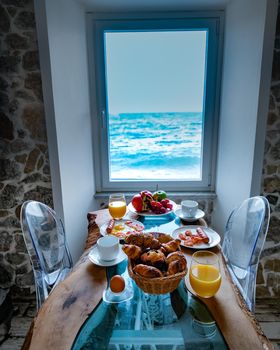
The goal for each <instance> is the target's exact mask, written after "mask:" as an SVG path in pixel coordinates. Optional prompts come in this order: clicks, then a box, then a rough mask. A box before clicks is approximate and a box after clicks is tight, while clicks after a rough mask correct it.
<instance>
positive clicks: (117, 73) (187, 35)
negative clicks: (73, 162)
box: [89, 13, 222, 191]
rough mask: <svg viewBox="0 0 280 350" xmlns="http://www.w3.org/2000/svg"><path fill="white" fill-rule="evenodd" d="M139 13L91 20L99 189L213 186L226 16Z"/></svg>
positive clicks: (209, 188) (199, 188)
mask: <svg viewBox="0 0 280 350" xmlns="http://www.w3.org/2000/svg"><path fill="white" fill-rule="evenodd" d="M132 16H133V15H123V16H119V17H118V18H117V17H116V16H113V15H107V16H106V15H104V14H103V15H101V16H95V17H94V18H93V16H92V15H91V16H90V19H89V23H90V24H93V27H92V26H91V25H90V26H89V27H90V30H89V32H90V34H93V35H92V36H90V47H91V49H90V59H89V62H90V66H91V68H92V70H93V74H92V75H93V79H92V85H93V88H94V89H93V91H95V94H96V96H93V99H94V102H93V106H94V107H95V109H94V113H93V114H94V131H95V135H94V150H95V168H96V170H97V171H96V180H97V188H98V190H99V191H108V190H114V189H116V190H123V191H129V190H131V191H134V190H138V189H141V188H144V187H145V188H152V189H153V188H156V185H158V186H159V187H160V188H164V189H166V190H173V191H188V190H191V191H194V190H205V191H212V190H213V189H214V173H215V158H216V157H215V149H216V138H217V125H218V124H217V120H218V101H219V81H220V79H219V67H220V61H221V58H220V56H221V55H220V52H221V30H220V27H221V22H222V16H221V14H220V13H219V14H218V15H217V13H215V14H213V16H209V14H208V15H207V16H205V17H203V16H194V15H192V16H191V17H190V16H189V15H186V14H180V15H178V14H177V15H175V14H172V18H170V14H169V16H168V18H164V16H162V15H159V16H158V17H157V18H152V17H151V16H147V15H145V16H136V15H134V18H131V17H132ZM93 94H94V92H93Z"/></svg>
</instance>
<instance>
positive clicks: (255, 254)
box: [222, 196, 270, 311]
mask: <svg viewBox="0 0 280 350" xmlns="http://www.w3.org/2000/svg"><path fill="white" fill-rule="evenodd" d="M269 219H270V206H269V202H268V200H267V199H266V198H265V197H262V196H257V197H252V198H248V199H246V200H245V201H244V202H243V203H242V204H241V206H240V207H239V208H236V209H234V210H233V211H232V213H231V214H230V216H229V219H228V221H227V224H226V232H225V236H224V240H223V244H222V251H223V254H224V257H225V259H226V263H227V266H228V269H229V271H230V273H231V275H232V278H233V281H234V282H235V284H236V285H237V286H238V288H239V290H240V292H241V294H242V295H243V298H244V299H245V301H246V303H247V305H248V307H249V309H250V310H252V311H253V309H254V304H255V285H256V275H257V268H258V263H259V258H260V254H261V251H262V248H263V245H264V242H265V239H266V235H267V230H268V225H269Z"/></svg>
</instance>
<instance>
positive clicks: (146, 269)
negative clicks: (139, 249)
mask: <svg viewBox="0 0 280 350" xmlns="http://www.w3.org/2000/svg"><path fill="white" fill-rule="evenodd" d="M133 272H134V273H136V274H137V275H140V276H142V277H146V278H155V277H163V274H162V272H161V271H160V270H159V269H157V268H156V267H153V266H147V265H143V264H139V265H136V266H135V267H134V269H133Z"/></svg>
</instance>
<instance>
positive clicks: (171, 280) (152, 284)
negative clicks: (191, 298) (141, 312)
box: [128, 259, 187, 294]
mask: <svg viewBox="0 0 280 350" xmlns="http://www.w3.org/2000/svg"><path fill="white" fill-rule="evenodd" d="M132 268H133V267H132V265H131V261H130V259H129V261H128V273H129V276H130V277H131V278H132V279H133V280H134V281H135V283H136V284H137V286H138V287H139V288H141V289H142V290H143V291H144V292H145V293H150V294H165V293H171V292H173V290H175V289H176V288H177V287H178V285H179V283H180V281H181V279H182V278H183V277H184V276H185V275H186V274H187V269H186V270H185V271H183V272H179V273H176V274H175V275H171V276H166V277H157V278H145V277H142V276H139V275H136V274H135V273H134V272H133V270H132Z"/></svg>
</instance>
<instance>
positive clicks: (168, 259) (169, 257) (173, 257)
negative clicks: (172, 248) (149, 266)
mask: <svg viewBox="0 0 280 350" xmlns="http://www.w3.org/2000/svg"><path fill="white" fill-rule="evenodd" d="M180 259H185V256H184V253H182V252H180V251H177V252H173V253H170V254H168V255H167V257H166V259H165V261H166V263H167V264H170V263H171V262H172V261H175V260H180Z"/></svg>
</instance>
